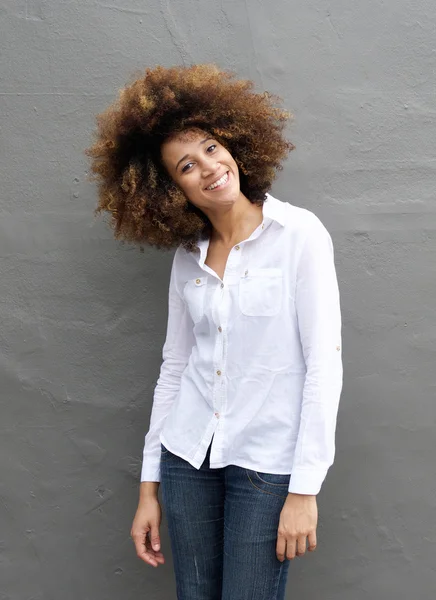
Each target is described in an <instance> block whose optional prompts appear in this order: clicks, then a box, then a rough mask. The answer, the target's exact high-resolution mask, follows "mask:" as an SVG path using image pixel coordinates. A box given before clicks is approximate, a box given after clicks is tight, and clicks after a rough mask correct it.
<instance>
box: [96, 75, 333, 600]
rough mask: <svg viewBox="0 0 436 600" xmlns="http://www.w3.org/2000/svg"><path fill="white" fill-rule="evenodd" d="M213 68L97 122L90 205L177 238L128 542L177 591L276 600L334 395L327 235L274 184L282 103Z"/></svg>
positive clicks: (282, 152)
mask: <svg viewBox="0 0 436 600" xmlns="http://www.w3.org/2000/svg"><path fill="white" fill-rule="evenodd" d="M252 87H253V84H252V83H251V82H250V81H245V80H242V81H240V80H235V79H234V78H233V75H231V74H229V73H227V72H223V71H220V70H219V69H217V68H216V67H215V66H213V65H197V66H193V67H189V68H181V67H175V68H170V69H164V68H163V67H157V68H156V69H154V70H150V69H149V70H147V71H146V74H145V76H144V77H141V78H139V79H138V80H136V81H135V82H134V83H132V84H131V85H130V86H128V87H126V88H125V89H124V90H122V91H121V93H120V97H119V99H118V102H116V103H115V104H114V105H113V106H111V107H109V108H108V109H107V110H106V111H105V112H104V113H102V114H101V115H99V116H98V124H99V128H98V133H97V140H96V141H95V143H94V145H93V146H92V147H91V148H90V149H88V151H87V152H88V154H89V156H90V157H92V171H93V174H94V175H95V176H96V178H97V180H98V181H99V205H98V208H97V212H100V211H104V210H105V211H109V212H110V213H111V215H112V225H113V226H114V228H115V235H116V237H117V238H123V239H126V240H130V241H134V242H137V243H139V244H142V243H144V242H147V243H149V244H153V245H156V246H158V247H160V248H170V247H177V249H176V252H175V254H174V259H173V264H172V269H171V276H170V282H169V293H168V323H167V333H166V339H165V344H164V347H163V351H162V356H163V362H162V365H161V369H160V374H159V379H158V382H157V385H156V388H155V391H154V397H153V408H152V413H151V418H150V427H149V430H148V432H147V434H146V436H145V441H144V449H143V462H142V471H141V485H140V499H139V504H138V509H137V511H136V514H135V518H134V520H133V524H132V528H131V536H132V538H133V540H134V542H135V547H136V552H137V555H138V556H139V557H140V558H141V559H142V560H143V561H144V562H146V563H147V564H149V565H152V566H153V567H158V566H159V565H161V564H163V563H164V562H165V559H164V555H163V553H162V550H161V542H160V533H159V528H160V522H161V507H160V502H159V498H158V487H159V484H161V490H162V502H163V506H164V509H165V511H166V517H167V522H168V529H169V533H170V540H171V548H172V555H173V560H174V569H175V576H176V584H177V598H178V599H179V600H222V599H225V600H283V598H284V594H285V586H286V581H287V575H288V568H289V561H290V560H291V559H293V558H294V557H295V556H302V555H303V554H305V552H306V549H307V550H309V551H313V550H314V549H315V548H316V545H317V540H316V526H317V514H318V513H317V503H316V495H317V494H318V492H319V490H320V488H321V485H322V482H323V481H324V478H325V476H326V474H327V470H328V468H329V466H330V465H331V464H332V462H333V456H334V434H335V425H336V412H337V408H338V402H339V396H340V391H341V387H342V362H341V353H340V349H341V344H340V341H341V340H340V337H341V317H340V307H339V291H338V285H337V280H336V273H335V266H334V259H333V245H332V240H331V237H330V235H329V233H328V232H327V230H326V229H325V227H324V226H323V225H322V223H321V222H320V220H319V219H318V218H317V217H316V216H315V215H314V214H313V213H311V212H310V211H308V210H305V209H303V208H299V207H297V206H293V205H292V204H290V203H289V202H282V201H280V200H278V199H276V198H274V197H273V196H271V194H270V193H269V190H270V187H271V184H272V181H273V179H274V177H275V175H276V172H277V171H278V170H280V169H281V162H282V160H283V159H284V158H285V156H286V155H287V153H288V152H289V151H290V150H291V149H292V148H293V145H292V144H291V143H290V142H288V141H287V140H285V138H284V137H283V128H284V125H285V122H286V119H287V118H288V116H289V113H286V112H285V111H283V110H281V109H279V108H277V107H274V105H273V100H274V97H273V96H272V95H271V94H268V93H267V92H265V93H263V94H255V93H253V92H252Z"/></svg>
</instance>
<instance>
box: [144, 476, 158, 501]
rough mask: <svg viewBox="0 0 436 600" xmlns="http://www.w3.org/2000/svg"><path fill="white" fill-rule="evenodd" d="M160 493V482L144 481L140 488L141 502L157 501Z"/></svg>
mask: <svg viewBox="0 0 436 600" xmlns="http://www.w3.org/2000/svg"><path fill="white" fill-rule="evenodd" d="M158 491H159V482H158V481H142V482H141V485H140V486H139V501H140V502H142V501H143V500H150V499H157V494H158Z"/></svg>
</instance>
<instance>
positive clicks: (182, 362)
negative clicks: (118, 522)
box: [141, 250, 194, 481]
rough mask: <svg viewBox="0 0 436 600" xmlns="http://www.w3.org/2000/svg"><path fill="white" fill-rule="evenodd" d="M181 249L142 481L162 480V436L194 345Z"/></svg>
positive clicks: (173, 276)
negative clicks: (181, 279) (180, 277)
mask: <svg viewBox="0 0 436 600" xmlns="http://www.w3.org/2000/svg"><path fill="white" fill-rule="evenodd" d="M179 252H180V250H177V251H176V253H175V255H174V259H173V263H172V268H171V277H170V284H169V292H168V323H167V333H166V339H165V343H164V346H163V350H162V358H163V362H162V365H161V368H160V374H159V378H158V380H157V384H156V387H155V391H154V397H153V407H152V411H151V417H150V427H149V430H148V433H147V435H146V436H145V443H144V451H143V461H142V471H141V481H160V441H159V435H160V432H161V429H162V427H163V424H164V421H165V418H166V416H167V415H168V413H169V411H170V409H171V406H172V404H173V402H174V400H175V399H176V397H177V394H178V392H179V388H180V379H181V376H182V373H183V371H184V370H185V367H186V365H187V364H188V360H189V356H190V354H191V351H192V347H193V345H194V336H193V333H192V328H193V322H192V320H191V317H190V315H189V312H188V311H187V308H186V304H185V302H184V301H183V298H182V295H181V291H180V290H179V289H178V285H177V263H178V260H179Z"/></svg>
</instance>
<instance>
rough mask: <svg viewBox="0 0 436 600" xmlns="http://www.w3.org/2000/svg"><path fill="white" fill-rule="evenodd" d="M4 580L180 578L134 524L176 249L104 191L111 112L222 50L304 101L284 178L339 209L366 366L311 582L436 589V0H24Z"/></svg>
mask: <svg viewBox="0 0 436 600" xmlns="http://www.w3.org/2000/svg"><path fill="white" fill-rule="evenodd" d="M0 17H1V18H0V39H1V58H2V61H1V79H0V81H1V90H0V91H1V95H0V102H1V131H0V134H1V145H2V146H1V148H2V162H1V218H0V282H1V296H0V337H1V346H0V370H1V372H0V377H1V436H0V469H1V477H0V486H1V487H0V500H1V502H0V520H1V523H0V600H6V599H7V600H58V599H61V600H76V599H77V598H80V599H81V600H98V599H101V600H103V599H104V600H118V599H119V598H123V600H129V599H132V600H133V599H135V600H137V598H142V597H145V595H147V598H150V599H152V600H168V599H171V598H174V597H175V595H174V583H173V576H172V570H171V560H170V551H169V543H168V537H167V534H166V532H164V551H165V553H166V555H167V558H168V563H167V565H166V566H165V567H164V568H159V569H158V570H154V569H152V568H150V567H147V566H146V565H144V564H143V563H141V562H140V561H139V560H138V559H137V558H136V556H135V553H134V549H133V544H132V542H131V540H130V539H129V530H130V525H131V520H132V517H133V514H134V510H135V506H136V501H137V486H138V477H139V471H140V459H141V450H142V443H143V435H144V432H145V430H146V429H147V427H148V418H149V413H150V408H151V400H152V394H153V389H154V385H155V382H156V378H157V375H158V370H159V366H160V361H161V348H162V344H163V340H164V334H165V325H166V297H167V285H168V277H169V268H170V264H171V258H172V255H171V253H159V252H157V251H155V250H150V249H146V251H145V252H144V253H140V252H139V251H138V249H137V248H134V247H131V246H127V245H122V244H120V243H119V242H115V241H114V240H113V239H112V233H111V231H110V230H109V228H108V226H107V225H106V224H105V222H104V220H103V219H101V218H100V219H95V218H94V216H93V214H92V211H93V209H94V205H95V201H96V190H95V188H94V187H93V185H92V184H90V183H89V182H87V181H86V172H87V169H88V164H87V160H86V157H85V156H84V154H83V149H84V148H85V147H86V146H88V145H89V143H90V139H91V138H90V136H91V131H92V130H93V128H94V116H95V114H96V113H97V112H99V111H101V110H102V109H103V108H105V107H106V106H107V104H108V103H109V102H111V101H112V100H113V99H114V98H115V97H116V94H117V91H118V89H119V88H120V87H122V86H123V85H124V83H125V82H126V81H127V79H128V77H129V76H130V74H131V73H132V72H133V71H134V70H135V69H143V68H145V67H146V66H154V65H156V64H158V63H161V64H164V65H166V66H169V65H173V64H181V63H185V64H189V63H193V62H209V61H215V62H217V63H218V64H219V65H220V66H222V67H225V68H230V69H234V70H236V71H237V72H238V74H239V75H240V76H241V77H249V78H252V79H254V80H255V82H256V89H257V90H259V91H260V90H264V89H268V90H270V91H272V92H275V93H278V94H280V95H281V96H282V97H283V99H284V103H285V105H286V106H287V107H288V108H290V109H292V110H293V112H294V114H295V122H294V124H293V125H292V127H291V128H290V130H289V131H290V137H291V139H292V140H293V141H294V142H295V144H296V146H297V149H296V150H295V152H293V153H292V154H291V155H290V158H289V161H288V162H287V163H286V165H285V170H284V171H283V172H282V174H281V175H280V178H279V180H278V181H277V183H276V185H275V186H274V189H273V193H274V195H276V196H277V197H279V198H281V199H282V200H286V201H289V202H291V203H293V204H297V205H301V206H304V207H307V208H309V209H311V210H313V211H314V212H315V213H316V214H318V215H319V216H320V218H321V219H322V220H323V221H324V223H325V224H326V226H327V227H328V229H329V230H330V231H331V234H332V237H333V240H334V243H335V248H336V261H337V269H338V276H339V279H340V286H341V290H342V306H343V320H344V346H343V347H344V360H345V385H344V391H343V396H342V405H341V410H340V416H339V423H338V437H337V459H336V463H335V466H334V467H333V468H332V469H331V471H330V473H329V475H328V477H327V480H326V482H325V484H324V487H323V489H322V491H321V494H320V496H319V507H320V525H319V542H320V543H319V549H318V551H317V552H316V553H315V554H314V555H313V556H308V557H306V558H304V559H297V560H296V561H295V562H294V563H293V564H292V569H291V574H290V583H289V592H288V597H289V598H291V597H292V598H296V597H297V596H301V597H303V598H305V599H306V600H318V599H320V598H323V599H330V598H331V599H333V598H334V599H335V600H350V599H351V598H352V599H353V600H361V599H364V598H371V599H375V600H379V599H383V600H384V599H387V600H390V599H395V600H399V599H403V598H404V599H409V598H411V597H413V598H419V599H424V600H425V599H427V598H428V599H430V598H434V597H435V593H436V572H435V566H436V560H435V559H436V552H435V549H436V519H435V510H436V493H435V492H436V484H435V481H436V479H435V476H436V466H435V465H436V460H435V454H436V453H435V450H436V443H435V420H436V409H435V395H436V384H435V372H436V369H435V367H436V365H435V360H436V326H435V308H434V307H435V292H436V277H435V274H436V269H435V257H436V255H435V251H436V208H435V197H434V196H435V191H434V190H435V167H436V161H435V152H434V149H435V139H436V124H435V114H436V112H435V91H436V90H435V60H436V53H435V51H436V36H435V25H436V4H435V2H434V0H415V1H410V0H409V1H406V0H386V1H385V2H380V1H375V0H366V1H365V2H362V1H357V0H332V1H331V2H323V1H321V0H295V1H291V0H275V1H274V2H262V1H260V0H257V1H256V0H246V1H243V0H222V1H221V2H210V1H206V0H202V1H200V0H197V1H194V0H185V1H184V2H182V1H180V2H169V1H163V0H162V1H158V0H148V1H146V0H142V1H141V0H122V1H121V0H105V1H103V0H102V1H95V0H94V1H90V0H75V1H74V2H73V1H62V2H61V1H56V0H38V1H36V0H35V1H32V2H30V1H28V2H25V0H2V2H1V5H0Z"/></svg>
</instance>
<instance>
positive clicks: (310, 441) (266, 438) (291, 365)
mask: <svg viewBox="0 0 436 600" xmlns="http://www.w3.org/2000/svg"><path fill="white" fill-rule="evenodd" d="M262 211H263V223H262V224H261V225H259V227H258V228H257V229H256V230H255V231H254V232H253V233H252V234H251V236H250V237H249V238H248V239H246V240H244V241H241V242H239V243H238V245H236V246H234V247H233V248H232V250H231V251H230V254H229V257H228V260H227V264H226V268H225V273H224V276H223V279H220V277H219V276H218V275H217V274H216V273H215V271H213V270H212V269H211V268H210V267H208V266H207V265H206V264H205V260H206V256H207V250H208V244H209V240H204V241H201V242H200V243H199V248H200V251H194V252H187V251H186V250H184V249H183V248H181V247H179V248H178V249H177V251H176V253H175V255H174V260H173V265H172V270H171V277H170V284H169V308H168V326H167V335H166V340H165V344H164V347H163V363H162V366H161V369H160V375H159V379H158V381H157V385H156V388H155V392H154V400H153V409H152V413H151V419H150V428H149V431H148V433H147V435H146V437H145V445H144V454H143V466H142V474H141V481H160V443H161V442H162V444H164V446H165V447H166V448H168V450H170V451H171V452H173V453H174V454H176V455H178V456H180V457H181V458H183V459H185V460H186V461H188V462H189V463H190V464H191V465H193V466H194V467H195V468H197V469H199V468H200V466H201V464H202V463H203V461H204V458H205V455H206V452H207V449H208V447H209V445H210V443H211V441H212V447H211V452H210V467H211V468H219V467H225V466H226V465H238V466H240V467H243V468H246V469H251V470H254V471H257V472H261V473H262V472H264V473H281V474H287V473H291V478H290V484H289V491H290V492H294V493H299V494H317V493H318V492H319V490H320V487H321V484H322V482H323V481H324V478H325V476H326V474H327V470H328V468H329V467H330V465H331V464H332V463H333V458H334V453H335V428H336V416H337V410H338V403H339V397H340V394H341V388H342V359H341V354H342V351H341V315H340V301H339V291H338V284H337V278H336V271H335V265H334V256H333V245H332V240H331V237H330V234H329V233H328V231H327V230H326V228H325V227H324V225H323V224H322V223H321V221H320V220H319V219H318V217H316V216H315V215H314V214H313V213H312V212H310V211H309V210H306V209H304V208H299V207H297V206H293V205H291V204H289V203H286V202H281V201H280V200H278V199H276V198H274V197H273V196H271V195H270V194H268V195H267V200H266V201H265V203H264V204H263V207H262Z"/></svg>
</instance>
